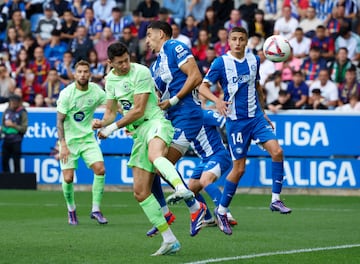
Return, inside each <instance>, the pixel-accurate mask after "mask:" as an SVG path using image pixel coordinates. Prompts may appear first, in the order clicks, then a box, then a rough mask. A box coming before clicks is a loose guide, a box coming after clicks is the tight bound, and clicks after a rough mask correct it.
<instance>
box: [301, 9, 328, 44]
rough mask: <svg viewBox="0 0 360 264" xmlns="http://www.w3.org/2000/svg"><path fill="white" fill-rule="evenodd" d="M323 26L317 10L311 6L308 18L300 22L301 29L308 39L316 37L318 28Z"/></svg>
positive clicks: (307, 13)
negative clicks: (317, 15)
mask: <svg viewBox="0 0 360 264" xmlns="http://www.w3.org/2000/svg"><path fill="white" fill-rule="evenodd" d="M320 25H323V22H322V21H321V20H320V19H319V18H317V17H316V10H315V8H314V7H313V6H309V7H308V8H307V10H306V17H305V18H304V19H302V20H301V21H300V24H299V27H301V28H302V29H303V31H304V34H305V36H306V37H308V38H313V37H314V36H315V31H316V28H317V27H318V26H320Z"/></svg>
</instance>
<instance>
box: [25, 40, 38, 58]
mask: <svg viewBox="0 0 360 264" xmlns="http://www.w3.org/2000/svg"><path fill="white" fill-rule="evenodd" d="M23 44H24V48H25V50H26V52H27V54H28V57H29V60H30V61H32V60H34V59H35V58H34V51H35V48H36V47H38V46H39V44H38V43H37V41H36V38H35V37H33V35H31V34H30V35H27V36H25V39H24V43H23Z"/></svg>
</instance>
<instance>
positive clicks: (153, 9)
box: [136, 0, 160, 22]
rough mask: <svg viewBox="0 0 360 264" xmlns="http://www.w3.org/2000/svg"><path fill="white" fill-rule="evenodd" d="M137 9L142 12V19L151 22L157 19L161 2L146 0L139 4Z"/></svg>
mask: <svg viewBox="0 0 360 264" xmlns="http://www.w3.org/2000/svg"><path fill="white" fill-rule="evenodd" d="M136 10H137V11H138V12H140V14H141V18H142V21H146V22H150V21H153V20H156V19H157V17H158V15H159V10H160V4H159V3H158V2H157V1H155V0H144V1H141V2H140V3H139V4H138V6H137V8H136Z"/></svg>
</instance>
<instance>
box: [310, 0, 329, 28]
mask: <svg viewBox="0 0 360 264" xmlns="http://www.w3.org/2000/svg"><path fill="white" fill-rule="evenodd" d="M310 5H311V6H313V7H314V8H315V10H316V17H317V18H318V19H320V20H321V21H322V22H323V24H324V25H327V23H328V22H329V20H330V18H331V13H332V10H333V8H334V1H333V0H310Z"/></svg>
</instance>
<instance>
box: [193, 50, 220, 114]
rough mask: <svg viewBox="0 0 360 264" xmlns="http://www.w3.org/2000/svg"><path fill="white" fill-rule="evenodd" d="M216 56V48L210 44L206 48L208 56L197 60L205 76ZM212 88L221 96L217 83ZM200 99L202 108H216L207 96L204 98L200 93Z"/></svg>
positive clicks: (212, 90)
mask: <svg viewBox="0 0 360 264" xmlns="http://www.w3.org/2000/svg"><path fill="white" fill-rule="evenodd" d="M215 58H216V53H215V50H214V48H213V47H212V46H211V45H210V46H208V48H207V50H206V58H205V59H204V60H200V61H198V62H197V65H198V67H199V70H200V73H201V75H202V76H203V77H204V76H205V75H206V74H207V72H208V71H209V69H210V66H211V63H212V62H213V61H214V60H215ZM210 90H211V92H212V93H213V94H215V95H216V96H218V97H219V96H220V93H221V89H219V87H218V85H217V84H213V85H211V86H210ZM199 99H200V100H201V105H202V108H204V109H209V108H214V104H213V103H212V102H211V101H208V100H206V99H205V98H203V97H202V96H201V95H199Z"/></svg>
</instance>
